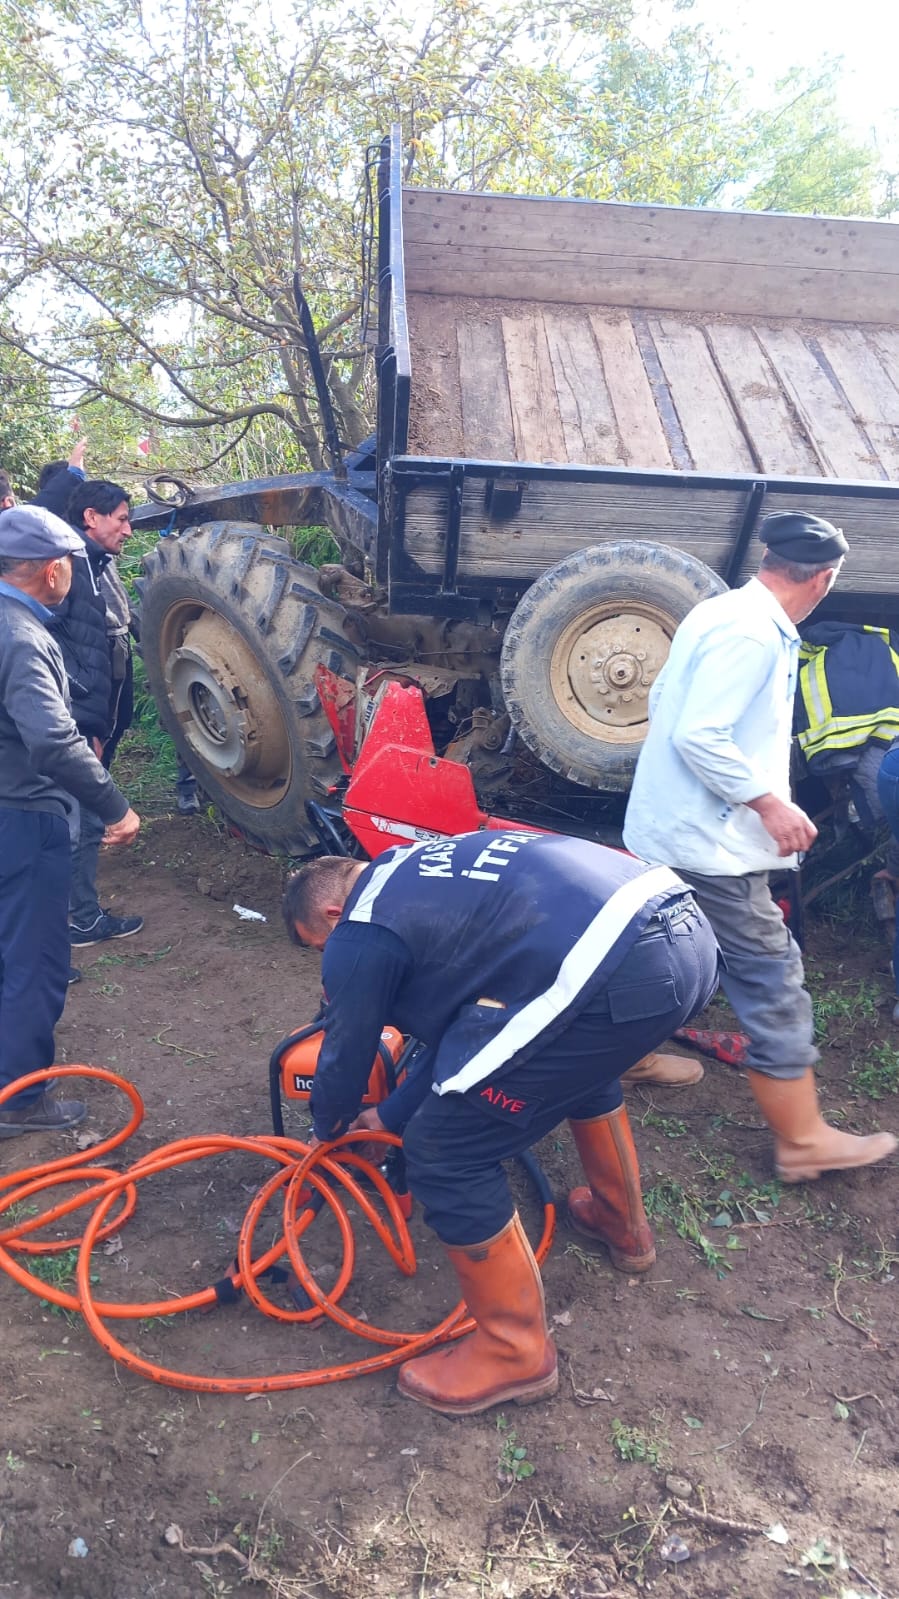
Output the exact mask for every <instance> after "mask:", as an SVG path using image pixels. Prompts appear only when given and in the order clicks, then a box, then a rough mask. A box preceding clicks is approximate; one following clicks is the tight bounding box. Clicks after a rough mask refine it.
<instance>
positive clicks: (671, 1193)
mask: <svg viewBox="0 0 899 1599" xmlns="http://www.w3.org/2000/svg"><path fill="white" fill-rule="evenodd" d="M643 1203H644V1205H645V1206H646V1214H647V1216H649V1217H651V1218H653V1219H655V1220H657V1221H658V1220H663V1221H668V1222H670V1223H671V1225H672V1227H673V1228H674V1230H675V1232H676V1233H677V1235H678V1237H679V1238H683V1239H685V1240H686V1242H687V1243H689V1244H691V1245H692V1246H693V1248H694V1250H695V1251H696V1253H697V1255H698V1256H699V1258H700V1260H701V1261H702V1263H703V1265H705V1266H708V1268H709V1270H710V1271H713V1272H714V1273H715V1276H716V1277H724V1276H725V1275H726V1273H727V1272H729V1271H732V1270H733V1266H732V1265H731V1262H730V1261H729V1260H726V1259H725V1257H724V1254H723V1253H722V1251H721V1250H720V1249H719V1248H717V1246H716V1245H715V1244H713V1243H712V1240H711V1239H710V1238H708V1237H706V1234H705V1231H704V1229H705V1228H706V1227H707V1226H709V1225H710V1224H711V1223H712V1218H711V1217H710V1216H709V1212H708V1209H707V1202H706V1199H705V1197H704V1195H702V1194H701V1193H699V1191H698V1190H697V1189H694V1188H685V1187H684V1186H683V1184H682V1183H679V1182H678V1181H677V1178H675V1177H663V1178H661V1179H660V1181H659V1182H657V1183H655V1184H654V1185H653V1187H652V1188H649V1189H647V1191H646V1193H645V1194H644V1195H643ZM735 1244H736V1241H735V1242H734V1245H731V1243H730V1240H728V1244H727V1247H728V1248H733V1247H735Z"/></svg>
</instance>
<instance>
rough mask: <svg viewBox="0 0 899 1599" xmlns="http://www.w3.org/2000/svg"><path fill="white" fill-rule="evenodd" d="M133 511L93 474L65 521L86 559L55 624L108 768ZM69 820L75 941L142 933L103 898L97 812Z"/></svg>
mask: <svg viewBox="0 0 899 1599" xmlns="http://www.w3.org/2000/svg"><path fill="white" fill-rule="evenodd" d="M130 513H131V502H130V499H129V497H128V495H127V493H126V491H125V490H124V489H123V488H122V487H121V485H120V484H118V483H109V482H106V481H105V480H96V481H88V482H85V483H80V484H77V485H76V486H75V488H74V490H73V491H72V493H71V495H70V498H69V513H68V514H69V521H70V522H71V524H72V526H73V527H74V528H75V529H76V530H77V531H78V532H80V534H81V537H82V538H83V540H84V546H85V550H86V553H87V559H86V560H85V561H80V562H78V565H77V567H76V570H75V576H74V578H73V582H72V587H71V590H70V592H69V595H68V597H67V599H66V600H65V602H64V604H63V605H62V606H60V610H59V617H58V620H57V625H56V638H57V641H58V643H59V646H60V649H61V650H62V654H63V659H64V661H65V664H66V670H67V672H68V674H69V685H70V689H71V694H72V710H73V714H74V717H75V721H76V723H77V724H78V729H79V732H81V733H83V734H84V736H85V738H87V739H89V740H90V742H91V744H92V746H93V749H94V752H95V753H96V755H97V756H98V757H99V758H100V759H101V760H102V761H103V763H104V765H106V766H107V767H108V766H109V764H110V762H111V760H112V756H113V754H114V753H115V749H116V746H117V744H118V741H119V739H120V738H121V735H122V733H123V732H124V731H125V729H126V728H127V726H128V725H129V723H130V720H131V646H130V640H129V635H128V628H129V606H128V596H127V594H126V593H125V589H124V586H123V584H122V581H121V579H120V577H119V575H118V572H117V571H116V567H115V557H116V556H117V555H119V554H120V553H121V551H122V549H123V548H124V545H125V542H126V540H128V539H129V538H130V537H131V521H130ZM71 827H72V899H71V905H70V922H71V933H72V945H73V947H76V948H77V947H79V946H84V945H88V944H99V943H102V942H105V941H106V940H107V939H111V938H129V937H130V936H131V935H132V934H133V933H139V932H140V930H141V928H142V927H143V925H144V924H143V918H142V917H140V916H115V915H113V914H112V912H111V911H108V910H104V909H103V908H102V907H101V905H100V900H99V896H98V893H97V859H98V854H99V849H100V840H101V838H102V836H103V824H102V821H101V818H100V817H99V816H97V815H95V814H94V813H92V812H91V811H90V810H88V809H86V808H84V807H82V806H78V807H77V808H76V810H75V812H74V813H73V816H72V821H71Z"/></svg>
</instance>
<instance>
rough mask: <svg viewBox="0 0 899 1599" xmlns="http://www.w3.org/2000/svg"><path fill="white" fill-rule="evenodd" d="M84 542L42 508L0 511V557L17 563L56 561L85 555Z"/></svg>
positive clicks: (59, 517) (26, 507)
mask: <svg viewBox="0 0 899 1599" xmlns="http://www.w3.org/2000/svg"><path fill="white" fill-rule="evenodd" d="M86 554H87V551H86V549H85V547H84V540H83V539H82V538H81V537H80V535H79V534H78V533H76V532H75V530H74V528H71V527H69V524H68V522H64V521H63V519H62V517H61V516H54V515H53V512H52V511H47V510H45V509H44V507H43V506H42V505H15V506H13V507H12V509H11V510H9V511H0V555H5V556H12V557H13V558H14V559H15V560H18V561H58V560H59V559H60V557H61V556H63V555H86Z"/></svg>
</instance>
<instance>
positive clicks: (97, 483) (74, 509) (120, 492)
mask: <svg viewBox="0 0 899 1599" xmlns="http://www.w3.org/2000/svg"><path fill="white" fill-rule="evenodd" d="M123 500H124V501H125V504H126V505H127V507H128V509H129V511H130V509H131V495H130V494H129V493H128V490H127V489H123V488H122V485H121V483H110V482H109V480H108V479H107V478H95V479H93V481H88V482H86V483H76V485H75V487H74V489H73V490H72V493H71V495H70V496H69V512H68V515H69V521H70V522H71V523H72V526H73V527H80V528H81V531H82V532H86V531H87V523H86V522H85V520H84V513H85V511H99V512H100V515H101V516H110V515H111V514H112V512H113V511H115V510H116V509H117V508H118V506H120V505H121V503H122V501H123Z"/></svg>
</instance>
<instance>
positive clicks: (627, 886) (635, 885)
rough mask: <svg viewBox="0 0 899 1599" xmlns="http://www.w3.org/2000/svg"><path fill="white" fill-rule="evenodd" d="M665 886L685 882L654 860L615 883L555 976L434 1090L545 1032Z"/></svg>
mask: <svg viewBox="0 0 899 1599" xmlns="http://www.w3.org/2000/svg"><path fill="white" fill-rule="evenodd" d="M669 889H680V890H681V891H682V892H683V893H686V892H688V885H687V884H686V883H684V882H683V880H682V879H681V878H679V877H677V876H676V875H675V873H674V872H672V871H670V870H669V868H668V867H667V866H654V867H652V868H651V870H650V871H647V872H643V873H642V874H641V875H640V876H639V877H632V878H631V880H630V882H629V883H623V884H622V886H621V888H617V889H616V890H615V893H614V894H613V895H612V897H611V899H608V900H606V903H605V905H604V906H603V907H602V910H601V911H598V912H597V914H596V915H595V916H594V918H593V920H592V922H591V923H590V925H589V926H588V927H587V928H586V929H585V931H584V932H583V933H582V934H581V936H580V938H579V939H578V941H577V943H576V944H574V945H572V947H571V949H570V950H569V951H568V954H567V955H566V956H565V959H564V960H563V962H562V964H561V966H560V967H559V973H558V976H557V977H556V978H555V979H554V981H553V983H552V984H551V986H550V987H549V988H548V989H546V991H545V993H543V994H538V995H537V996H536V998H535V999H532V1000H529V1001H528V1003H527V1005H525V1006H524V1007H523V1008H522V1009H521V1010H520V1011H518V1012H517V1013H516V1015H514V1016H513V1017H512V1018H511V1019H510V1020H509V1021H508V1022H507V1023H506V1025H505V1027H504V1028H503V1029H502V1031H501V1032H499V1033H496V1034H494V1036H493V1038H491V1039H490V1041H489V1043H487V1044H485V1045H484V1047H483V1049H480V1050H478V1053H477V1054H476V1055H473V1056H472V1058H471V1060H470V1061H467V1062H466V1064H465V1065H464V1066H463V1067H462V1069H461V1071H458V1072H456V1075H455V1076H454V1077H450V1078H448V1079H447V1081H446V1082H445V1083H440V1084H437V1083H435V1084H434V1092H435V1093H436V1094H450V1093H452V1094H464V1093H465V1091H466V1089H468V1088H471V1087H473V1085H474V1084H475V1083H480V1082H482V1081H483V1079H484V1078H485V1077H489V1076H490V1075H491V1073H492V1072H495V1071H497V1070H498V1068H499V1067H500V1066H504V1065H505V1063H506V1061H507V1060H511V1059H512V1056H513V1055H516V1054H517V1053H518V1051H519V1050H520V1049H523V1048H524V1047H525V1045H526V1044H530V1043H531V1042H532V1040H533V1039H535V1038H537V1037H539V1035H540V1034H541V1033H543V1032H545V1031H546V1029H547V1027H549V1026H550V1025H551V1023H552V1022H554V1021H555V1020H556V1018H557V1017H558V1016H561V1015H562V1013H563V1011H565V1010H567V1009H568V1006H569V1005H570V1004H571V1003H572V1001H573V1000H574V999H576V997H577V995H578V994H579V993H580V991H581V989H582V988H583V987H584V985H585V983H587V982H588V981H589V979H590V978H591V977H592V976H593V974H594V972H595V971H596V970H597V968H598V967H600V966H601V965H602V963H603V961H604V960H605V958H606V956H607V955H608V954H609V953H610V952H611V950H612V949H613V948H614V947H615V945H616V944H617V942H618V940H619V938H620V937H621V935H622V933H623V932H624V931H625V929H626V928H627V926H628V924H629V923H630V922H632V921H633V919H634V917H635V916H636V915H637V914H638V913H639V911H640V910H642V908H643V906H644V905H645V904H646V902H647V900H650V899H654V898H655V896H656V895H657V894H662V893H665V892H666V890H669Z"/></svg>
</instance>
